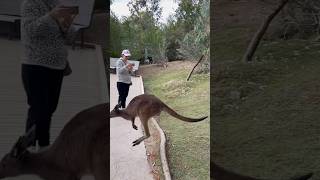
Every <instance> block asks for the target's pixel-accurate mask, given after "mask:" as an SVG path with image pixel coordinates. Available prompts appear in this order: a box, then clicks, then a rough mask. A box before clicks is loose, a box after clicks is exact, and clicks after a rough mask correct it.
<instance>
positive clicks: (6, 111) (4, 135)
mask: <svg viewBox="0 0 320 180" xmlns="http://www.w3.org/2000/svg"><path fill="white" fill-rule="evenodd" d="M20 51H21V45H20V42H19V41H9V40H5V39H0V68H1V70H0V85H1V86H0V158H2V157H3V155H4V154H5V153H7V152H8V151H9V150H10V149H11V147H12V145H13V143H14V142H15V141H16V140H17V138H18V137H19V136H20V135H21V134H23V133H24V127H25V117H26V112H27V103H26V96H25V93H24V90H23V87H22V82H21V77H20ZM100 56H101V52H100V51H98V50H96V49H81V50H80V49H77V50H75V51H72V50H70V56H69V60H70V64H71V67H72V69H73V74H71V76H68V77H66V78H65V79H64V82H63V87H62V92H61V98H60V103H59V105H58V109H57V111H56V113H55V114H54V117H53V119H52V128H51V142H52V141H53V140H54V139H55V138H56V137H57V135H58V134H59V132H60V131H61V129H62V128H63V126H64V125H65V124H66V123H67V122H68V121H69V120H70V118H71V117H72V116H73V115H74V114H76V113H77V112H79V111H81V110H83V109H85V108H87V107H90V106H93V105H96V104H99V103H103V102H106V101H107V100H108V97H107V96H108V94H109V93H108V92H107V82H106V77H105V76H104V75H105V72H104V68H103V66H102V65H103V59H102V58H101V57H100ZM39 179H40V178H38V177H34V176H20V177H16V178H7V179H6V180H39ZM92 179H93V178H92V177H85V178H83V180H92Z"/></svg>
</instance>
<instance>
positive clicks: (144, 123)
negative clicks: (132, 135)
mask: <svg viewBox="0 0 320 180" xmlns="http://www.w3.org/2000/svg"><path fill="white" fill-rule="evenodd" d="M141 123H142V125H143V129H144V131H145V135H144V136H142V137H140V138H139V139H137V140H135V141H133V142H132V146H136V145H138V144H140V143H141V142H142V141H143V140H145V139H147V138H149V137H150V131H149V126H148V119H141Z"/></svg>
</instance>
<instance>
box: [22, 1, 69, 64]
mask: <svg viewBox="0 0 320 180" xmlns="http://www.w3.org/2000/svg"><path fill="white" fill-rule="evenodd" d="M43 1H46V2H47V4H46V3H44V2H43ZM57 4H58V0H24V1H23V3H22V5H21V16H22V17H21V41H22V44H23V52H22V63H23V64H30V65H40V66H44V67H48V68H51V69H64V68H65V67H66V64H67V57H68V50H67V48H66V47H65V41H66V39H65V38H64V37H63V35H62V33H61V32H60V29H59V26H58V24H57V22H56V21H55V20H54V19H53V18H52V17H51V16H50V15H49V14H48V12H49V11H50V9H49V7H48V5H49V6H50V8H51V9H52V8H53V7H55V6H56V5H57ZM68 36H71V37H74V36H75V32H74V29H73V28H70V30H69V33H68Z"/></svg>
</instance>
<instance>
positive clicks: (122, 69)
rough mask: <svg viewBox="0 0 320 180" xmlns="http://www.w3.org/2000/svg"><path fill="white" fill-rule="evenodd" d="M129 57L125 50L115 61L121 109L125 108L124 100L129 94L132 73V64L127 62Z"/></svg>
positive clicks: (128, 52)
mask: <svg viewBox="0 0 320 180" xmlns="http://www.w3.org/2000/svg"><path fill="white" fill-rule="evenodd" d="M130 56H131V54H130V51H129V50H127V49H125V50H123V51H122V53H121V58H120V59H119V60H118V61H117V76H118V81H117V89H118V92H119V99H118V104H120V105H121V108H126V99H127V97H128V94H129V88H130V85H132V82H131V76H130V73H131V72H132V69H133V66H134V64H132V63H129V62H128V60H129V57H130Z"/></svg>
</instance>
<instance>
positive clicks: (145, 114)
mask: <svg viewBox="0 0 320 180" xmlns="http://www.w3.org/2000/svg"><path fill="white" fill-rule="evenodd" d="M119 107H120V105H119V104H118V105H116V106H115V107H114V109H113V110H112V111H111V112H110V118H113V117H122V118H124V119H127V120H131V121H132V127H133V129H135V130H137V129H138V127H137V126H136V125H135V124H134V120H135V118H136V117H137V116H138V117H139V118H140V121H141V123H142V125H143V128H144V131H145V136H142V137H140V138H139V139H137V140H135V141H133V142H132V143H133V146H136V145H138V144H140V143H141V142H142V141H143V140H145V139H147V138H148V137H150V132H149V127H148V120H149V119H150V118H151V117H153V116H156V115H160V113H161V111H165V112H167V113H169V114H170V115H171V116H173V117H175V118H178V119H180V120H182V121H186V122H198V121H202V120H204V119H206V118H207V117H208V116H205V117H202V118H197V119H194V118H188V117H184V116H181V115H179V114H178V113H176V112H175V111H174V110H173V109H171V108H170V107H169V106H167V105H166V104H165V103H163V102H162V101H161V100H160V99H159V98H157V97H156V96H154V95H149V94H142V95H139V96H136V97H134V98H133V99H132V100H131V101H130V103H129V104H128V107H127V108H126V109H124V110H120V109H119Z"/></svg>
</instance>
